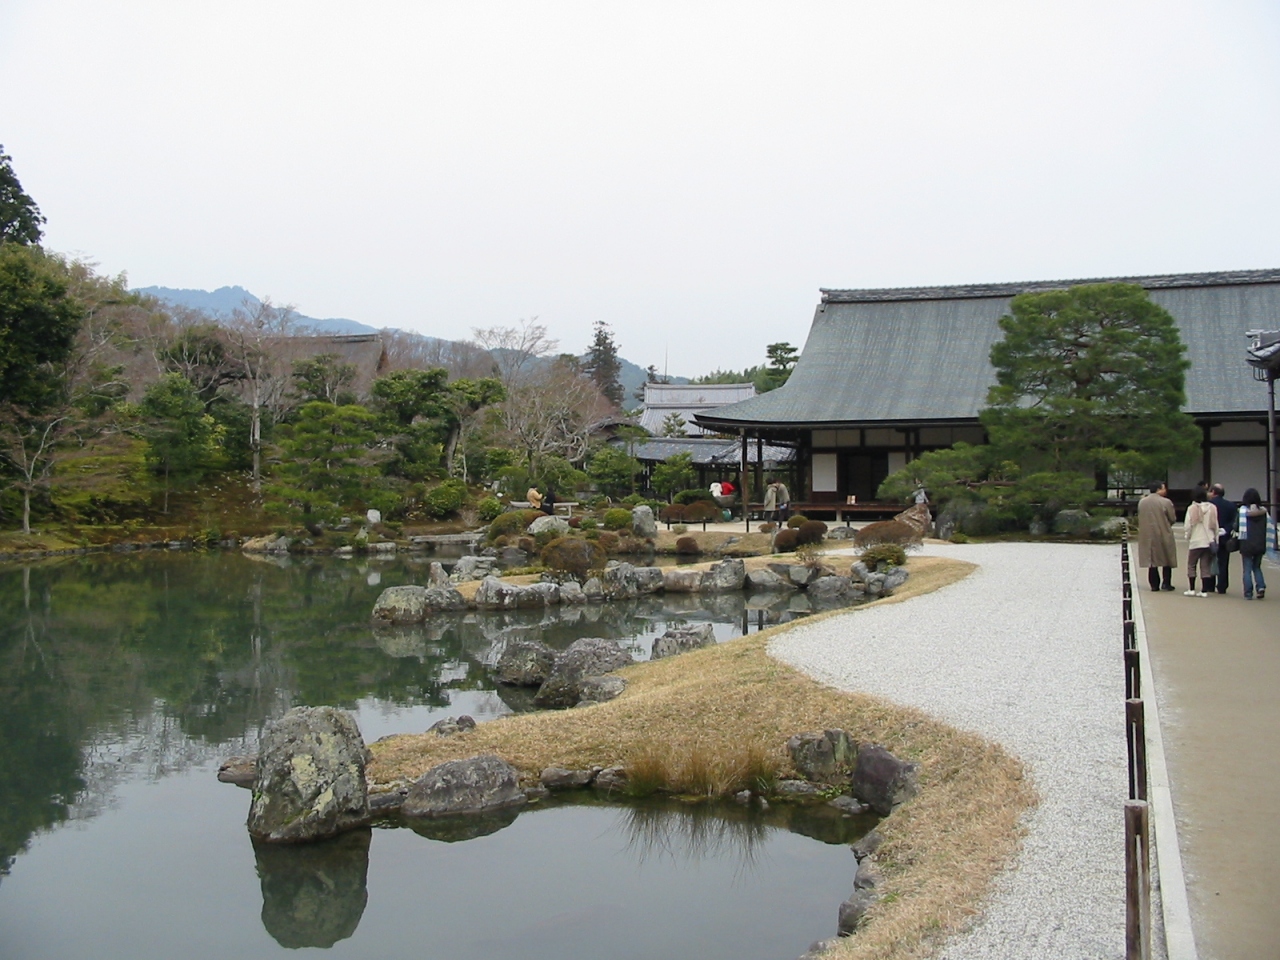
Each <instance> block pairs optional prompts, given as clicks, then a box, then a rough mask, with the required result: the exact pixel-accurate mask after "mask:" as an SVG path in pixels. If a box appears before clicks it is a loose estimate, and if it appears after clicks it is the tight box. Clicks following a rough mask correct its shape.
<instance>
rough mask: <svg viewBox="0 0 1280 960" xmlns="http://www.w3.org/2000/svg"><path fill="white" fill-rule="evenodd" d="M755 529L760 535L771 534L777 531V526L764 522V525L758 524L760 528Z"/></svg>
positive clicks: (767, 521)
mask: <svg viewBox="0 0 1280 960" xmlns="http://www.w3.org/2000/svg"><path fill="white" fill-rule="evenodd" d="M756 529H758V530H759V531H760V532H761V533H773V531H775V530H777V529H778V525H777V524H776V523H774V522H772V521H771V520H766V521H765V522H764V523H762V524H760V526H759V527H757V528H756Z"/></svg>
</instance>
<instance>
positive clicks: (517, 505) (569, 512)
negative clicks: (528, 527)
mask: <svg viewBox="0 0 1280 960" xmlns="http://www.w3.org/2000/svg"><path fill="white" fill-rule="evenodd" d="M580 505H581V504H580V502H579V501H577V500H557V501H556V502H555V503H554V504H552V507H551V509H553V510H560V509H561V508H563V509H564V515H565V516H566V517H572V516H573V508H574V507H577V506H580ZM507 506H509V507H510V508H511V509H512V510H532V509H533V504H532V503H530V502H529V501H528V500H508V501H507Z"/></svg>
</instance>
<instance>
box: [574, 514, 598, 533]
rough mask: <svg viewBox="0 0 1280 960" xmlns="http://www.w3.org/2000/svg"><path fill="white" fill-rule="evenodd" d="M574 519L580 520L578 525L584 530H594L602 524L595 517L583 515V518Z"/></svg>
mask: <svg viewBox="0 0 1280 960" xmlns="http://www.w3.org/2000/svg"><path fill="white" fill-rule="evenodd" d="M573 519H574V520H577V521H578V526H579V527H581V528H582V529H583V530H594V529H595V528H596V527H598V526H600V524H599V523H598V522H597V521H596V518H595V517H583V518H581V519H578V518H577V517H574V518H573Z"/></svg>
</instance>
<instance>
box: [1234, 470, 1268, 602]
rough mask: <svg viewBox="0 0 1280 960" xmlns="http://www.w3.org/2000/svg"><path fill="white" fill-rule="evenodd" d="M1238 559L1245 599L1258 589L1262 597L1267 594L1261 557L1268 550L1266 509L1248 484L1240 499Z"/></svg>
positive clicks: (1260, 597) (1259, 596)
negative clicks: (1242, 571)
mask: <svg viewBox="0 0 1280 960" xmlns="http://www.w3.org/2000/svg"><path fill="white" fill-rule="evenodd" d="M1239 530H1240V533H1241V534H1243V536H1241V537H1240V562H1241V565H1242V566H1243V567H1244V598H1245V599H1246V600H1252V599H1253V598H1254V596H1255V594H1254V590H1255V588H1256V590H1257V594H1256V595H1257V597H1258V599H1259V600H1261V599H1262V598H1263V597H1265V596H1266V595H1267V581H1266V580H1264V579H1263V578H1262V557H1263V555H1264V554H1266V552H1267V511H1266V510H1264V509H1262V497H1261V496H1259V495H1258V491H1257V490H1255V489H1253V488H1252V487H1250V488H1249V489H1248V490H1246V491H1245V492H1244V495H1243V496H1242V497H1241V498H1240V521H1239Z"/></svg>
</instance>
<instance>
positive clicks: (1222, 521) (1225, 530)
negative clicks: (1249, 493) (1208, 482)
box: [1209, 483, 1238, 593]
mask: <svg viewBox="0 0 1280 960" xmlns="http://www.w3.org/2000/svg"><path fill="white" fill-rule="evenodd" d="M1209 502H1210V503H1212V504H1213V505H1214V506H1215V507H1217V508H1218V556H1217V557H1216V559H1217V561H1218V572H1217V574H1216V575H1215V581H1216V586H1217V590H1218V593H1226V592H1227V586H1228V583H1227V580H1228V573H1229V572H1230V568H1231V563H1230V561H1231V554H1230V553H1228V552H1227V541H1228V539H1229V538H1230V537H1231V535H1232V534H1233V533H1235V532H1236V513H1237V512H1238V508H1237V507H1236V505H1235V504H1234V503H1232V502H1231V501H1230V500H1228V499H1227V490H1226V488H1225V487H1224V486H1223V485H1222V484H1220V483H1215V484H1214V485H1213V486H1212V487H1210V488H1209Z"/></svg>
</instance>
